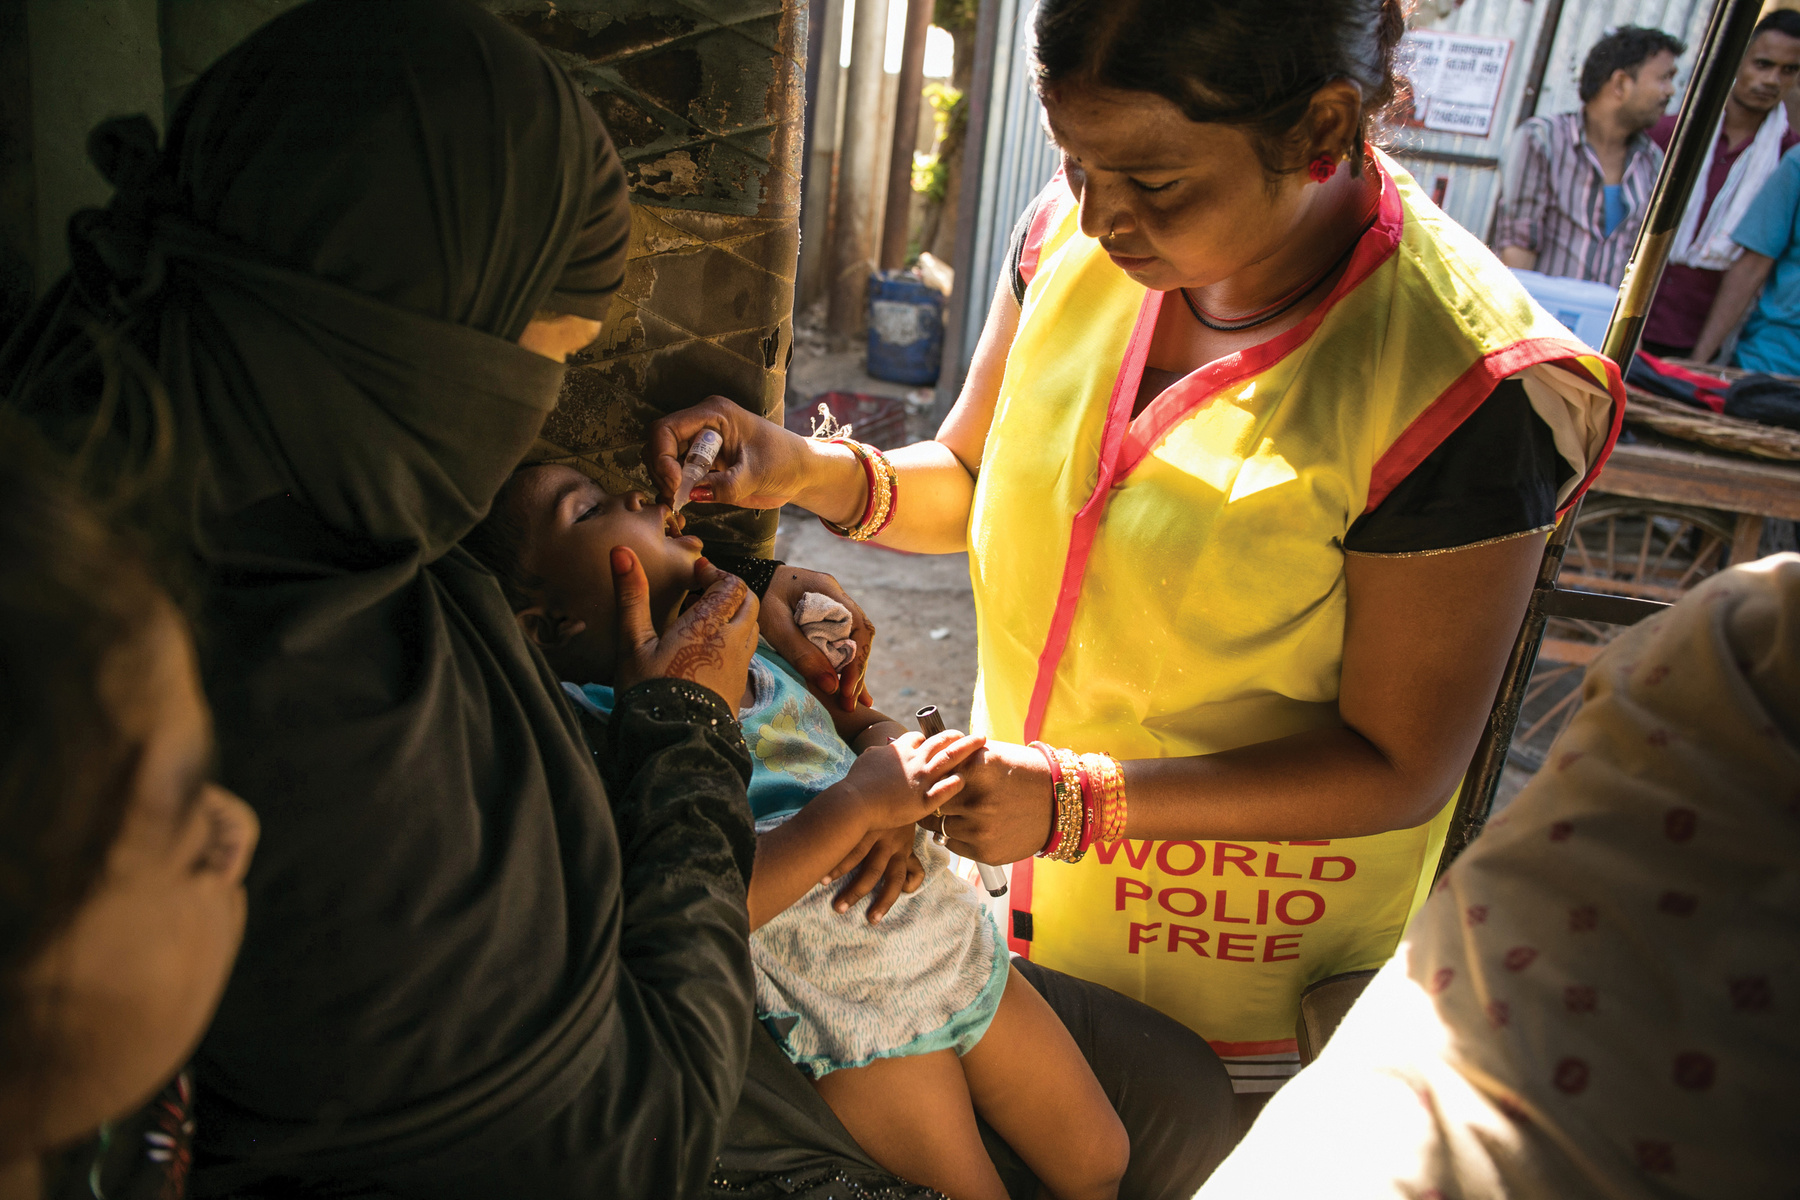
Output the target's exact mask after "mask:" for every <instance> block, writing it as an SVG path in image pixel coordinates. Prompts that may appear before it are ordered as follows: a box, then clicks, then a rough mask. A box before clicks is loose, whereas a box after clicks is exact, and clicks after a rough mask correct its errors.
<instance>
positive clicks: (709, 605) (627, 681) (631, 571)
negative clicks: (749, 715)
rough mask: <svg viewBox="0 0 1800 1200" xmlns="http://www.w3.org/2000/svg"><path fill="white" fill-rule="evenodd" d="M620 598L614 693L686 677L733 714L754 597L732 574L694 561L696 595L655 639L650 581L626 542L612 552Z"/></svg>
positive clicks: (746, 668) (750, 643) (746, 664)
mask: <svg viewBox="0 0 1800 1200" xmlns="http://www.w3.org/2000/svg"><path fill="white" fill-rule="evenodd" d="M612 571H613V584H614V586H615V588H616V589H617V592H618V602H619V666H618V672H617V675H616V678H615V681H614V686H615V687H616V688H617V689H618V690H619V691H620V692H623V691H625V689H626V688H629V687H631V686H632V685H634V684H638V683H642V682H644V681H645V680H647V679H685V680H688V681H689V682H690V683H697V684H699V685H700V686H701V687H703V688H710V689H711V690H712V691H714V692H717V693H718V694H719V697H720V698H721V699H722V700H724V701H725V703H726V704H727V705H728V706H729V707H730V708H731V710H732V711H733V712H736V711H737V706H738V701H739V700H741V699H743V696H744V680H745V678H746V677H747V676H748V675H749V672H750V658H751V656H752V655H754V654H755V653H756V613H757V603H756V595H755V594H754V593H753V592H751V590H750V589H749V588H748V587H746V586H745V585H744V581H743V580H741V579H739V578H738V577H737V576H735V575H727V574H726V573H725V572H723V571H721V570H719V568H717V567H715V566H713V565H712V564H711V563H709V562H707V561H706V560H705V559H704V558H703V559H701V560H700V561H699V562H697V563H695V564H694V582H693V588H694V590H695V591H700V592H701V596H700V598H699V599H698V600H696V601H695V602H694V603H693V604H692V605H691V606H690V607H689V608H688V610H687V611H686V612H684V613H682V614H681V615H680V616H678V617H676V618H675V619H674V621H672V622H670V624H669V627H668V629H666V630H664V631H663V633H662V635H661V636H660V637H659V636H658V635H657V632H656V626H655V624H654V623H653V622H652V621H651V619H650V582H649V580H648V579H646V578H645V576H644V564H643V563H641V562H639V561H638V557H637V555H636V554H634V553H633V552H632V551H631V550H630V549H629V548H628V547H625V546H614V547H613V550H612Z"/></svg>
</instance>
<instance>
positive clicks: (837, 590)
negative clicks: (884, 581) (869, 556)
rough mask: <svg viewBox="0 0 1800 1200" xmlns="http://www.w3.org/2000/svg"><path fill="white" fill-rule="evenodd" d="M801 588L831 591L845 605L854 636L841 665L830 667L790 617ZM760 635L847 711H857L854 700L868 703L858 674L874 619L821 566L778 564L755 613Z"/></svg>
mask: <svg viewBox="0 0 1800 1200" xmlns="http://www.w3.org/2000/svg"><path fill="white" fill-rule="evenodd" d="M806 592H820V593H822V594H824V595H827V596H830V597H831V598H832V599H833V600H836V601H837V602H838V603H839V604H842V605H843V606H844V607H845V608H847V609H849V610H850V636H851V638H852V639H853V640H854V641H855V642H856V656H855V657H854V658H852V659H851V660H850V661H849V662H847V663H845V664H844V666H843V668H842V669H841V670H837V671H834V670H832V669H831V660H830V659H829V658H826V657H825V652H824V651H823V650H821V649H819V648H818V647H817V646H815V645H813V644H812V643H811V642H809V641H807V640H806V635H805V634H804V633H802V632H801V631H800V626H799V625H797V624H795V622H794V608H795V606H796V605H798V604H799V603H800V597H801V595H803V594H804V593H806ZM758 621H759V622H760V624H761V626H762V635H763V636H764V637H765V638H767V639H769V645H771V646H773V647H775V653H777V654H779V655H781V657H783V658H785V659H787V661H788V662H789V663H790V664H791V665H792V666H793V668H794V670H796V671H798V672H800V674H801V675H802V676H803V677H804V678H805V679H807V680H808V681H809V682H810V683H811V684H812V685H813V687H814V688H815V689H817V690H818V691H820V692H823V693H824V694H825V695H827V696H832V697H834V698H835V699H834V702H835V703H836V704H837V706H838V707H839V708H841V709H843V710H844V711H845V712H847V713H853V712H855V711H856V706H857V704H858V703H861V704H863V705H864V706H865V707H866V706H869V705H873V704H874V701H873V700H871V699H870V698H869V690H868V688H867V687H865V686H864V684H863V680H864V678H865V676H866V675H867V673H868V670H869V652H870V650H871V648H873V646H874V645H875V624H874V622H872V621H870V620H869V618H868V616H867V615H866V614H865V613H864V612H863V610H862V608H861V606H859V605H858V604H857V603H856V601H854V600H852V599H851V598H850V594H849V593H848V592H846V591H844V589H843V588H841V587H839V586H838V581H837V580H836V579H834V578H832V577H831V576H830V575H827V574H825V573H824V572H823V571H808V570H805V569H803V568H800V567H781V568H779V569H778V570H777V571H776V572H775V578H774V579H773V580H772V581H771V582H770V583H769V586H768V589H767V590H766V591H765V592H764V593H763V604H762V614H761V616H760V617H759V618H758Z"/></svg>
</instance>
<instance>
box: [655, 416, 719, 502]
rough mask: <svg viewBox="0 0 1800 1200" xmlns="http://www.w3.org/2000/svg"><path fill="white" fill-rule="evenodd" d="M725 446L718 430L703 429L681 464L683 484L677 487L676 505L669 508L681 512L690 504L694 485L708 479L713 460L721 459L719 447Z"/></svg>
mask: <svg viewBox="0 0 1800 1200" xmlns="http://www.w3.org/2000/svg"><path fill="white" fill-rule="evenodd" d="M724 444H725V439H724V438H722V437H720V436H719V434H718V432H717V431H716V430H712V429H702V430H701V431H700V436H698V437H696V438H695V439H694V444H693V445H692V446H689V447H688V453H687V457H686V458H685V459H683V460H682V463H681V482H680V483H678V484H677V485H675V497H674V503H672V504H671V505H670V506H669V507H670V508H672V509H673V510H674V511H676V512H680V511H681V510H682V509H683V508H684V507H685V506H686V505H687V502H688V493H689V492H691V491H693V490H694V485H695V484H696V483H699V482H700V481H701V480H702V479H703V478H705V477H706V473H707V472H708V471H710V470H712V465H713V459H715V458H717V457H719V447H720V446H723V445H724Z"/></svg>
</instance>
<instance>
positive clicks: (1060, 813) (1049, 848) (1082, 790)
mask: <svg viewBox="0 0 1800 1200" xmlns="http://www.w3.org/2000/svg"><path fill="white" fill-rule="evenodd" d="M1031 744H1032V746H1033V747H1034V748H1035V749H1036V750H1037V751H1038V753H1040V754H1042V755H1043V756H1044V761H1045V762H1047V763H1048V764H1050V796H1051V799H1052V800H1053V801H1054V802H1055V805H1056V809H1055V816H1054V818H1053V819H1052V821H1051V825H1050V840H1049V841H1048V842H1045V843H1044V848H1043V849H1042V850H1039V851H1038V854H1039V855H1040V856H1042V857H1044V858H1052V859H1055V860H1056V861H1057V862H1066V863H1076V862H1080V861H1081V858H1082V856H1083V855H1085V854H1086V853H1087V852H1088V847H1089V846H1092V845H1093V844H1094V843H1095V842H1097V841H1098V842H1105V843H1107V844H1108V845H1111V844H1112V843H1113V842H1116V841H1118V840H1119V839H1120V838H1121V837H1123V836H1124V835H1125V771H1124V768H1122V767H1120V766H1119V760H1118V759H1116V758H1114V757H1113V756H1112V755H1110V754H1079V755H1078V754H1076V753H1075V752H1074V751H1073V750H1059V749H1057V748H1056V747H1054V746H1047V745H1045V744H1044V743H1043V742H1033V743H1031Z"/></svg>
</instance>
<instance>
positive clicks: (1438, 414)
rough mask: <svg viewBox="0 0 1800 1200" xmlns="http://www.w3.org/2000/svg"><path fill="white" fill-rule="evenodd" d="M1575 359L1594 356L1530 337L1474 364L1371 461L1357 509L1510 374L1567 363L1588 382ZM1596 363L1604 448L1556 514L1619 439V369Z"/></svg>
mask: <svg viewBox="0 0 1800 1200" xmlns="http://www.w3.org/2000/svg"><path fill="white" fill-rule="evenodd" d="M1577 355H1592V356H1593V357H1596V358H1599V357H1600V356H1599V355H1596V354H1594V353H1593V351H1591V350H1589V349H1588V348H1587V347H1586V346H1583V345H1582V344H1581V343H1579V342H1572V341H1567V340H1565V339H1562V338H1533V339H1530V340H1529V341H1523V342H1515V343H1513V344H1512V345H1510V346H1508V347H1506V348H1505V349H1503V350H1496V351H1494V352H1493V353H1492V354H1489V355H1487V356H1486V357H1484V358H1481V359H1479V360H1477V361H1476V362H1475V363H1474V364H1473V365H1472V366H1470V367H1469V369H1468V370H1466V371H1464V372H1463V373H1462V374H1461V375H1459V376H1458V377H1457V378H1456V380H1455V382H1453V383H1452V384H1451V385H1450V386H1449V387H1447V388H1445V389H1444V391H1443V393H1442V394H1441V395H1439V396H1438V398H1437V399H1436V400H1433V401H1432V402H1431V406H1430V407H1429V408H1427V409H1426V410H1425V411H1424V412H1422V413H1420V414H1419V415H1418V416H1417V417H1416V418H1414V420H1413V423H1412V424H1411V425H1408V426H1407V427H1406V430H1405V432H1403V433H1402V434H1401V435H1400V436H1399V437H1398V438H1396V439H1394V444H1393V445H1391V446H1389V447H1388V448H1387V452H1386V453H1385V454H1383V455H1382V456H1381V457H1380V458H1379V459H1378V460H1376V463H1375V468H1374V470H1373V471H1371V472H1370V474H1369V503H1368V507H1366V508H1365V509H1364V510H1363V511H1364V512H1365V513H1370V512H1374V511H1375V509H1376V508H1377V507H1378V506H1379V505H1380V504H1381V502H1382V501H1383V500H1386V499H1387V498H1388V496H1389V495H1390V494H1391V493H1392V492H1393V490H1394V489H1395V488H1396V487H1398V486H1400V482H1401V480H1403V479H1405V478H1406V477H1407V476H1408V475H1410V474H1412V472H1413V471H1414V470H1416V469H1417V468H1418V465H1419V464H1420V463H1422V462H1424V461H1425V460H1426V458H1428V457H1430V455H1431V452H1432V451H1434V450H1436V449H1437V448H1438V447H1439V446H1441V445H1443V444H1444V439H1445V438H1447V437H1449V436H1450V435H1451V434H1452V433H1455V432H1456V430H1457V428H1458V427H1459V426H1460V425H1461V424H1462V423H1463V422H1464V421H1466V420H1468V419H1469V417H1470V416H1471V415H1472V414H1473V413H1474V412H1475V410H1476V409H1477V408H1480V407H1481V403H1482V401H1484V400H1486V399H1487V398H1488V397H1489V396H1491V395H1493V392H1494V389H1495V388H1496V387H1497V386H1499V384H1500V381H1501V380H1503V379H1506V378H1507V377H1508V376H1511V375H1516V374H1518V373H1519V372H1520V371H1523V370H1525V369H1526V368H1527V367H1536V366H1542V365H1544V364H1546V363H1567V364H1569V367H1570V369H1571V370H1572V371H1573V372H1574V373H1576V374H1580V375H1583V376H1586V377H1588V378H1592V376H1591V374H1590V373H1589V372H1588V370H1587V368H1586V367H1584V366H1582V365H1581V364H1580V363H1578V362H1574V361H1572V360H1573V359H1574V358H1575V357H1576V356H1577ZM1600 361H1601V362H1603V363H1605V364H1606V390H1607V391H1608V392H1610V393H1612V398H1613V414H1612V431H1611V433H1609V434H1608V435H1607V439H1606V445H1605V446H1604V447H1603V448H1602V449H1601V451H1600V454H1599V455H1598V456H1597V458H1596V459H1595V461H1594V462H1592V463H1590V464H1589V465H1588V471H1587V474H1586V475H1585V476H1583V477H1582V481H1581V483H1580V485H1579V486H1577V487H1576V489H1575V491H1574V492H1573V493H1571V494H1570V496H1569V499H1568V500H1567V501H1565V502H1564V503H1563V505H1562V507H1561V508H1559V509H1558V510H1557V513H1558V515H1559V516H1560V515H1561V514H1562V513H1563V512H1564V511H1566V510H1567V509H1568V506H1569V505H1571V504H1573V503H1575V500H1576V498H1577V497H1578V496H1580V495H1581V494H1582V493H1583V492H1585V491H1586V490H1587V489H1588V485H1589V484H1591V483H1592V482H1593V481H1594V478H1595V477H1596V476H1597V475H1598V474H1599V472H1600V466H1601V464H1602V463H1604V462H1605V461H1606V458H1607V456H1608V455H1610V454H1611V453H1612V448H1613V443H1615V442H1617V441H1618V440H1619V429H1620V427H1621V425H1622V423H1623V422H1624V419H1625V384H1624V380H1623V379H1621V378H1620V376H1619V368H1618V367H1617V366H1616V365H1614V363H1613V361H1612V360H1611V359H1608V358H1601V359H1600Z"/></svg>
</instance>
